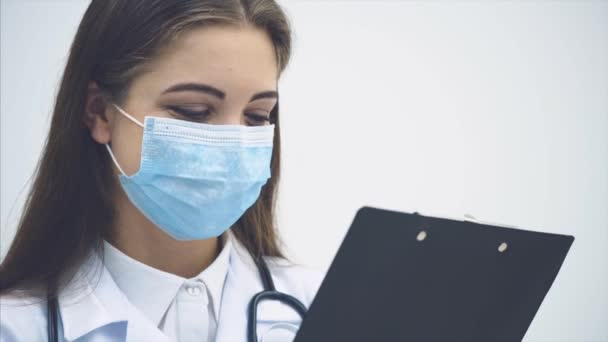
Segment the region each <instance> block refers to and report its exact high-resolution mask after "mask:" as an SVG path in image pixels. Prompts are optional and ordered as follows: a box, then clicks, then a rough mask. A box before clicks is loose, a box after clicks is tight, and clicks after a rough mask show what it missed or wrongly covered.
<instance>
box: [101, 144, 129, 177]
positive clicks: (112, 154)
mask: <svg viewBox="0 0 608 342" xmlns="http://www.w3.org/2000/svg"><path fill="white" fill-rule="evenodd" d="M105 145H106V149H107V150H108V153H110V157H111V158H112V161H113V162H114V165H116V167H117V168H118V171H120V173H122V174H123V175H124V176H125V177H128V176H127V174H126V173H125V172H124V171H123V170H122V168H121V167H120V165H118V161H116V158H115V157H114V153H112V149H111V148H110V145H108V144H105Z"/></svg>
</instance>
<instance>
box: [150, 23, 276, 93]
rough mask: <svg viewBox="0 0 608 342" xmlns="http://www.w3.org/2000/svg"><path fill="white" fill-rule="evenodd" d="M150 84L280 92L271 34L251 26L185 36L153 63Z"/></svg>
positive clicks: (193, 31)
mask: <svg viewBox="0 0 608 342" xmlns="http://www.w3.org/2000/svg"><path fill="white" fill-rule="evenodd" d="M151 70H152V72H151V74H150V75H148V76H151V77H150V80H151V81H155V82H157V83H162V84H163V85H170V84H173V83H176V82H189V81H191V82H203V83H208V84H212V85H214V86H216V87H218V88H222V89H226V91H227V95H228V96H230V93H231V92H239V91H249V92H256V91H260V90H268V89H275V88H276V81H277V77H278V66H277V64H276V58H275V53H274V47H273V45H272V41H271V40H270V38H269V36H268V34H267V33H266V32H265V31H264V30H261V29H258V28H254V27H251V26H228V25H222V26H220V25H213V26H207V27H197V28H194V29H190V30H187V31H183V32H181V33H180V34H179V35H178V36H177V37H176V38H175V39H174V40H173V41H172V42H171V43H169V44H168V45H167V46H165V47H164V48H163V49H162V51H161V53H160V55H159V56H158V57H157V58H156V59H155V61H154V62H153V65H152V68H151Z"/></svg>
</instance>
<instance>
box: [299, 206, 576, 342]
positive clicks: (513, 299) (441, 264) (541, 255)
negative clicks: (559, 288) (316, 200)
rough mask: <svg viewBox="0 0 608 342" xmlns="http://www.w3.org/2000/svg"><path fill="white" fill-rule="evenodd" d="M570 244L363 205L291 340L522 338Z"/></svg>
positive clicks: (559, 237)
mask: <svg viewBox="0 0 608 342" xmlns="http://www.w3.org/2000/svg"><path fill="white" fill-rule="evenodd" d="M573 241H574V237H572V236H565V235H558V234H548V233H541V232H534V231H528V230H521V229H514V228H506V227H501V226H495V225H489V224H483V223H476V222H470V221H458V220H452V219H446V218H437V217H431V216H423V215H420V214H418V213H413V214H409V213H402V212H397V211H390V210H383V209H378V208H372V207H362V208H361V209H359V210H358V211H357V214H356V216H355V218H354V220H353V223H352V225H351V227H350V229H349V231H348V233H347V234H346V237H345V238H344V241H343V242H342V244H341V246H340V248H339V250H338V252H337V254H336V256H335V258H334V260H333V262H332V264H331V266H330V268H329V271H328V272H327V275H326V276H325V279H324V280H323V282H322V284H321V286H320V288H319V290H318V292H317V295H316V297H315V298H314V300H313V302H312V304H311V306H310V308H309V311H308V314H307V316H306V317H305V319H304V320H303V322H302V324H301V326H300V329H299V331H298V333H297V335H296V338H295V340H294V341H295V342H307V341H349V342H350V341H483V342H488V341H521V340H522V339H523V337H524V335H525V333H526V331H527V329H528V327H529V326H530V323H531V322H532V319H533V318H534V315H535V314H536V312H537V311H538V308H539V307H540V305H541V303H542V301H543V299H544V297H545V295H546V294H547V292H548V291H549V288H550V287H551V284H552V283H553V281H554V279H555V277H556V276H557V273H558V272H559V269H560V267H561V265H562V263H563V261H564V259H565V257H566V254H567V253H568V250H569V249H570V246H571V245H572V242H573Z"/></svg>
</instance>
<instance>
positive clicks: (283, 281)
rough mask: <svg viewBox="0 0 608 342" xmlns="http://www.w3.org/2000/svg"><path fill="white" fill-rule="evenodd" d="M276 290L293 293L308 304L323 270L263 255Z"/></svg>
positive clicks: (318, 283)
mask: <svg viewBox="0 0 608 342" xmlns="http://www.w3.org/2000/svg"><path fill="white" fill-rule="evenodd" d="M264 260H265V261H266V263H267V265H268V268H269V270H270V273H271V274H272V277H273V280H274V282H275V286H276V287H277V290H278V291H281V292H287V293H293V294H295V295H297V297H299V298H301V299H302V300H303V301H304V304H306V305H307V306H309V305H310V304H311V303H312V300H313V299H314V297H315V295H316V293H317V290H318V289H319V287H320V286H321V282H322V281H323V278H324V277H325V272H323V271H322V270H321V269H320V268H317V267H312V266H308V265H303V264H298V263H294V262H291V261H289V260H287V259H284V258H279V257H264Z"/></svg>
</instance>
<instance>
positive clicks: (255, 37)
mask: <svg viewBox="0 0 608 342" xmlns="http://www.w3.org/2000/svg"><path fill="white" fill-rule="evenodd" d="M277 79H278V70H277V63H276V58H275V55H274V49H273V45H272V42H271V40H270V38H269V37H268V35H267V33H266V32H265V31H263V30H260V29H257V28H254V27H251V26H241V27H237V26H208V27H204V28H195V29H191V30H189V31H184V32H182V33H181V34H180V35H179V36H178V38H177V39H176V40H174V41H172V42H171V43H170V44H169V45H168V46H166V47H164V48H163V49H162V52H161V54H160V55H159V56H158V57H157V58H156V59H155V60H154V61H153V62H152V64H151V68H149V71H147V72H145V73H144V74H141V75H140V76H138V77H136V78H135V80H134V81H133V83H132V85H131V88H130V89H129V92H128V96H127V98H126V100H125V101H124V103H122V104H119V106H120V107H121V108H122V109H123V110H125V111H126V112H127V113H129V114H130V115H131V116H133V117H135V118H136V119H137V120H138V121H139V122H142V123H143V122H144V117H145V116H147V115H150V116H158V117H172V118H177V119H184V120H189V121H197V122H205V123H208V124H218V125H224V124H237V125H248V126H257V125H264V124H268V122H267V121H264V120H259V119H254V117H253V116H252V114H257V115H263V116H265V117H268V115H269V113H270V111H271V110H272V109H273V107H274V106H275V105H276V103H277V99H276V97H267V98H261V99H257V100H254V101H251V102H250V99H251V97H252V95H254V94H256V93H260V92H266V91H276V90H277ZM179 83H203V84H206V85H211V86H213V87H215V88H218V89H220V90H222V91H223V92H224V93H225V97H224V98H223V99H220V98H218V97H215V96H213V95H210V94H209V93H206V92H201V91H194V90H187V91H176V92H169V93H164V94H163V92H164V91H165V90H166V89H167V88H170V87H171V86H173V85H175V84H179ZM167 106H169V107H171V106H178V107H180V108H186V109H188V110H191V111H196V112H204V111H205V110H207V109H210V110H211V112H210V114H209V116H206V117H194V118H192V117H186V116H184V115H181V114H180V113H179V112H177V111H175V110H173V109H172V108H168V107H167ZM86 122H87V126H88V127H89V129H90V132H91V137H92V138H93V139H94V140H95V141H96V142H98V143H100V144H105V143H110V144H111V148H112V151H113V153H114V155H115V157H116V159H117V161H118V163H119V164H120V166H121V167H122V169H123V170H124V172H125V173H126V174H127V175H132V174H134V173H136V172H137V170H138V169H139V164H140V153H141V143H142V137H143V128H141V127H140V126H138V125H136V124H134V123H133V122H132V121H130V120H128V119H127V118H126V117H125V116H123V115H122V114H120V113H119V112H118V110H116V109H115V107H113V106H112V105H111V103H108V102H105V101H104V100H103V98H102V96H101V93H100V91H99V88H98V87H97V85H96V84H95V83H94V82H91V83H90V85H89V89H88V97H87V106H86ZM114 171H115V173H116V175H117V178H116V181H117V182H118V174H119V171H118V169H117V168H116V167H114ZM117 188H119V189H120V191H117V195H116V197H115V206H116V210H117V213H118V217H117V220H116V223H115V226H114V227H113V230H114V234H113V237H112V240H111V241H108V242H110V243H111V244H112V245H114V246H115V247H117V248H118V249H120V250H121V251H122V252H123V253H125V254H127V255H129V256H130V257H132V258H134V259H136V260H138V261H140V262H143V263H144V264H147V265H149V266H151V267H154V268H156V269H159V270H162V271H165V272H169V273H172V274H175V275H178V276H181V277H184V278H191V277H194V276H196V275H197V274H199V273H200V272H202V271H203V270H204V269H205V268H207V267H208V266H209V265H210V264H211V263H212V262H213V260H214V259H215V257H216V256H217V254H218V253H219V250H220V248H221V246H220V245H219V243H218V242H219V240H218V238H211V239H205V240H194V241H178V240H175V239H173V238H172V237H171V236H169V235H167V234H166V233H164V232H163V231H162V230H161V229H160V228H159V227H157V226H156V225H155V224H154V223H152V222H151V221H149V220H148V219H147V218H146V217H145V216H144V215H143V214H142V213H141V212H140V211H139V210H138V209H137V208H136V207H135V206H134V205H133V204H132V203H131V202H130V200H129V199H128V198H127V196H126V194H125V193H124V191H123V190H122V188H121V187H120V186H118V187H117Z"/></svg>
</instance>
